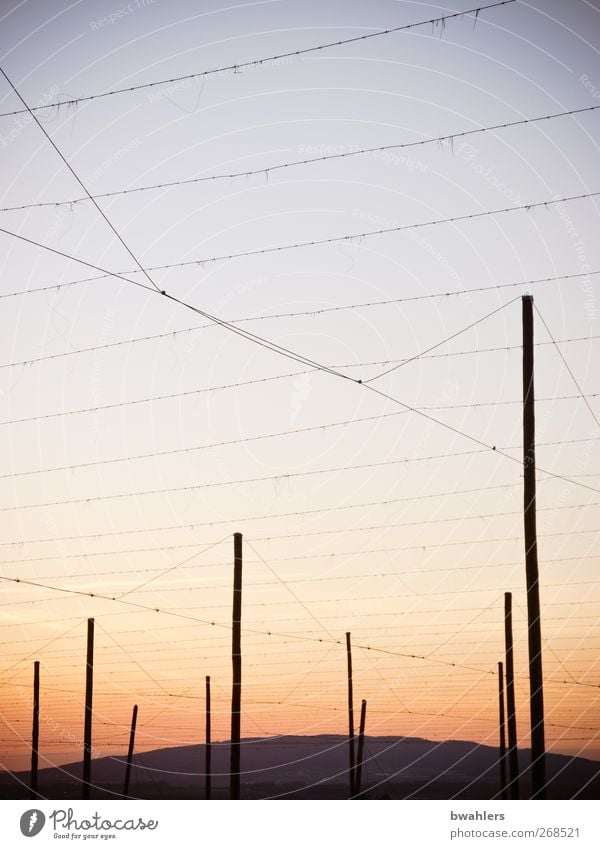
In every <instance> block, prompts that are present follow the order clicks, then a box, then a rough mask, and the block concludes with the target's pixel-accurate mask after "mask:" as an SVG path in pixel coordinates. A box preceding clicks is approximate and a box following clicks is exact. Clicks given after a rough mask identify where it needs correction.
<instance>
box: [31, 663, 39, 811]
mask: <svg viewBox="0 0 600 849" xmlns="http://www.w3.org/2000/svg"><path fill="white" fill-rule="evenodd" d="M39 743H40V662H39V660H36V661H35V662H34V664H33V725H32V729H31V798H32V799H37V797H38V792H37V789H38V756H39V752H38V750H39Z"/></svg>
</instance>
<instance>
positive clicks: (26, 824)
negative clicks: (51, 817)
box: [21, 808, 46, 837]
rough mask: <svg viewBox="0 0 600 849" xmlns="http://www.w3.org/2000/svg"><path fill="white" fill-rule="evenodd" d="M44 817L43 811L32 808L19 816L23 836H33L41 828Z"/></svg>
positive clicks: (44, 820)
mask: <svg viewBox="0 0 600 849" xmlns="http://www.w3.org/2000/svg"><path fill="white" fill-rule="evenodd" d="M45 822H46V817H45V816H44V813H43V811H39V810H38V809H37V808H32V809H31V810H30V811H25V813H24V814H22V816H21V833H22V834H23V835H24V836H25V837H35V836H36V834H39V833H40V831H41V830H42V829H43V827H44V824H45Z"/></svg>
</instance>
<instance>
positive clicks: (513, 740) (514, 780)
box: [504, 593, 519, 799]
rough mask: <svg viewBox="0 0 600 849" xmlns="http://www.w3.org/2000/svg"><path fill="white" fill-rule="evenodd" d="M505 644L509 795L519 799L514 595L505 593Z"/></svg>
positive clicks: (511, 797)
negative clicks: (513, 625) (513, 627)
mask: <svg viewBox="0 0 600 849" xmlns="http://www.w3.org/2000/svg"><path fill="white" fill-rule="evenodd" d="M504 642H505V646H506V713H507V720H508V768H509V777H510V780H509V783H508V791H509V792H508V795H509V798H510V799H518V798H519V752H518V749H517V714H516V711H515V669H514V662H513V634H512V593H504Z"/></svg>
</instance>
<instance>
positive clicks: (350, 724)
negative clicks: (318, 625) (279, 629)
mask: <svg viewBox="0 0 600 849" xmlns="http://www.w3.org/2000/svg"><path fill="white" fill-rule="evenodd" d="M346 660H347V669H348V761H349V781H350V796H351V797H352V796H354V779H355V774H354V768H355V759H354V703H353V694H352V644H351V642H350V632H347V633H346Z"/></svg>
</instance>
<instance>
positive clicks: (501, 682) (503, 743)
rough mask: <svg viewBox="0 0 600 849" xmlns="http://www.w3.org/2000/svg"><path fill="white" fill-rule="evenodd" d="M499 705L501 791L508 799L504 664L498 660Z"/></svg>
mask: <svg viewBox="0 0 600 849" xmlns="http://www.w3.org/2000/svg"><path fill="white" fill-rule="evenodd" d="M498 707H499V718H500V792H501V794H502V798H503V799H506V722H505V719H504V665H503V663H502V661H499V662H498Z"/></svg>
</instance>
